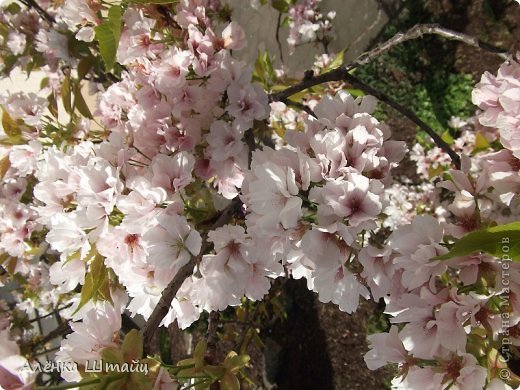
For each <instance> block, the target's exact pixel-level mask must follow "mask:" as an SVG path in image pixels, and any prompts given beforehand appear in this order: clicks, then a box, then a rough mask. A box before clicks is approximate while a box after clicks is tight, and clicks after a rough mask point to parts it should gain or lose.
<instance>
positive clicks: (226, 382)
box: [219, 371, 240, 390]
mask: <svg viewBox="0 0 520 390" xmlns="http://www.w3.org/2000/svg"><path fill="white" fill-rule="evenodd" d="M219 383H220V390H240V381H239V380H238V378H237V377H236V376H235V375H233V374H232V373H231V372H229V371H228V372H226V375H225V376H224V378H222V379H221V380H220V381H219Z"/></svg>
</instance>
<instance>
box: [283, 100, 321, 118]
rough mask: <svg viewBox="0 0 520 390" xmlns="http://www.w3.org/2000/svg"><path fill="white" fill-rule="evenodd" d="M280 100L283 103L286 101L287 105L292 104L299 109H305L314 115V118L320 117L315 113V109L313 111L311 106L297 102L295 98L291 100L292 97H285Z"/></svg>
mask: <svg viewBox="0 0 520 390" xmlns="http://www.w3.org/2000/svg"><path fill="white" fill-rule="evenodd" d="M280 101H281V102H282V103H285V104H286V105H287V106H292V107H295V108H298V109H299V110H302V111H305V112H306V113H307V114H309V115H311V116H313V117H314V118H318V117H317V116H316V114H315V113H314V111H312V110H311V108H310V107H309V106H306V105H305V104H302V103H298V102H295V101H294V100H291V99H283V100H280Z"/></svg>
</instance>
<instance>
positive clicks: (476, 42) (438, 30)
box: [346, 24, 509, 70]
mask: <svg viewBox="0 0 520 390" xmlns="http://www.w3.org/2000/svg"><path fill="white" fill-rule="evenodd" d="M424 35H439V36H441V37H443V38H445V39H448V40H451V41H458V42H462V43H465V44H466V45H469V46H473V47H475V48H478V49H482V50H485V51H489V52H491V53H493V54H496V55H498V56H499V57H500V58H502V59H504V60H507V58H508V57H509V55H508V53H507V50H504V49H501V48H499V47H496V46H493V45H491V44H489V43H486V42H482V41H481V40H480V39H478V38H476V37H473V36H471V35H467V34H464V33H461V32H458V31H454V30H450V29H447V28H444V27H442V26H439V25H438V24H417V25H415V26H414V27H412V28H411V29H409V30H408V31H406V32H405V33H397V34H396V35H394V36H393V37H392V38H390V39H389V40H388V41H386V42H384V43H382V44H381V45H379V46H377V47H375V48H374V49H372V50H370V51H369V52H366V53H363V54H361V55H360V56H359V57H358V58H356V59H355V60H354V61H353V62H352V63H351V64H349V65H347V66H346V68H347V70H352V69H354V68H357V67H358V66H360V65H366V64H368V63H369V62H371V61H372V60H373V59H374V58H375V57H378V56H380V55H381V54H383V53H385V52H387V51H389V50H390V49H392V48H393V47H395V46H397V45H399V44H401V43H403V42H406V41H410V40H413V39H418V38H421V37H423V36H424Z"/></svg>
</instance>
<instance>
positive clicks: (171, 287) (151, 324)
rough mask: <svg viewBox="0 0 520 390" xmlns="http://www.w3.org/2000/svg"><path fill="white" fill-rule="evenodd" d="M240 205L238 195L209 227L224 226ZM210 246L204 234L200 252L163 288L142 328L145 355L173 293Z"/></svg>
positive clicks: (167, 309) (173, 296)
mask: <svg viewBox="0 0 520 390" xmlns="http://www.w3.org/2000/svg"><path fill="white" fill-rule="evenodd" d="M241 207H242V202H241V201H240V199H239V198H238V197H237V198H235V199H233V201H232V202H231V204H230V205H229V206H228V207H226V208H225V209H224V211H223V212H222V214H221V215H220V217H219V218H218V219H217V220H216V222H215V223H214V224H213V225H212V226H211V228H210V229H211V230H215V229H216V228H219V227H221V226H224V225H225V224H226V223H228V222H229V221H230V220H231V218H232V217H233V215H235V214H236V213H237V212H238V211H239V210H240V208H241ZM210 248H211V245H210V244H209V243H208V241H207V237H206V235H204V236H203V238H202V245H201V248H200V253H199V254H198V255H197V256H192V257H191V259H190V261H189V262H188V263H187V264H186V265H184V266H183V267H181V269H180V270H179V272H177V274H176V275H175V277H174V278H173V279H172V280H171V281H170V283H169V284H168V286H166V288H165V289H164V290H163V292H162V295H161V298H160V299H159V303H158V304H157V306H156V307H155V308H154V310H153V312H152V314H151V315H150V318H148V321H146V324H145V326H144V328H143V340H144V354H145V355H146V354H147V350H148V349H149V346H150V344H151V341H152V337H153V335H154V333H155V331H156V330H157V329H158V328H159V325H160V323H161V321H162V320H163V318H164V317H165V316H166V314H168V311H169V310H170V306H171V303H172V301H173V298H175V295H177V291H179V289H180V288H181V286H182V284H183V283H184V281H185V280H186V279H187V278H188V277H190V276H191V275H192V274H193V270H194V269H195V266H196V265H197V263H198V262H200V260H201V259H202V256H203V255H204V254H206V253H207V252H208V251H209V250H210Z"/></svg>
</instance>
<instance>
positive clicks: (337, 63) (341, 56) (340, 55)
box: [323, 47, 348, 72]
mask: <svg viewBox="0 0 520 390" xmlns="http://www.w3.org/2000/svg"><path fill="white" fill-rule="evenodd" d="M347 50H348V47H346V48H344V49H343V50H341V51H340V52H339V53H338V54H336V57H334V59H333V60H332V62H331V63H330V64H329V65H328V66H326V67H325V68H324V69H323V72H328V71H329V70H332V69H336V68H339V67H340V66H341V65H343V59H344V58H345V53H346V52H347Z"/></svg>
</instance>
